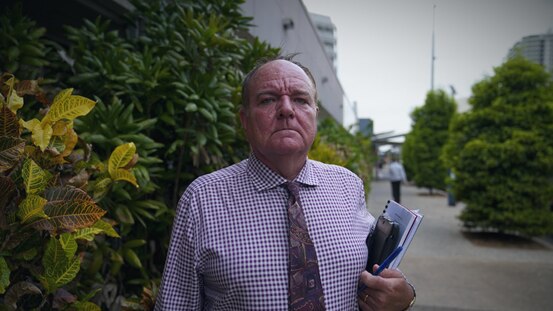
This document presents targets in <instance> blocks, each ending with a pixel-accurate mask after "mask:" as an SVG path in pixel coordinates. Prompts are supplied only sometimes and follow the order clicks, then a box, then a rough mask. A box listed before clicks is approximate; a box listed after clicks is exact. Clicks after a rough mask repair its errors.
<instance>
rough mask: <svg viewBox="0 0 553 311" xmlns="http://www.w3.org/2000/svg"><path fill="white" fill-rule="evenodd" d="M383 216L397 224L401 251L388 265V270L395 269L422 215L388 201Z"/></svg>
mask: <svg viewBox="0 0 553 311" xmlns="http://www.w3.org/2000/svg"><path fill="white" fill-rule="evenodd" d="M384 214H385V215H386V216H387V217H388V218H390V219H391V220H393V221H395V222H397V223H398V224H399V237H400V238H399V242H398V246H402V247H403V250H402V251H401V253H400V254H399V255H398V256H397V257H396V259H395V260H394V261H392V263H391V264H390V268H397V266H399V263H400V262H401V259H402V258H403V255H404V254H405V252H406V251H407V248H408V247H409V244H411V241H412V240H413V236H415V233H416V232H417V229H418V228H419V225H420V223H421V221H422V217H423V216H422V215H421V214H420V213H419V211H418V210H410V209H408V208H407V207H405V206H403V205H401V204H399V203H397V202H396V201H393V200H389V201H388V204H386V208H385V209H384Z"/></svg>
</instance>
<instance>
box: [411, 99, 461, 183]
mask: <svg viewBox="0 0 553 311" xmlns="http://www.w3.org/2000/svg"><path fill="white" fill-rule="evenodd" d="M456 109H457V105H456V104H455V101H454V100H453V98H452V97H450V96H448V95H447V94H446V93H445V92H444V91H443V90H438V91H430V92H428V94H427V96H426V100H425V103H424V106H422V107H418V108H416V109H415V110H414V111H413V112H412V113H411V119H412V120H413V125H412V130H411V132H410V133H409V134H407V137H406V138H405V142H406V144H405V145H404V148H403V149H404V151H403V161H404V162H405V163H406V166H407V167H408V171H409V172H411V173H412V176H411V177H410V179H412V180H413V181H414V182H415V183H416V184H417V186H419V187H424V188H428V190H429V191H430V193H432V191H433V189H445V180H446V177H447V167H446V166H445V165H444V163H443V161H442V160H441V158H440V154H441V152H442V148H443V146H444V145H445V143H446V141H447V136H448V128H449V123H450V120H451V118H452V117H453V115H454V114H455V111H456Z"/></svg>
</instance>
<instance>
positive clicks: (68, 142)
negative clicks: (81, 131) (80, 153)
mask: <svg viewBox="0 0 553 311" xmlns="http://www.w3.org/2000/svg"><path fill="white" fill-rule="evenodd" d="M78 141H79V136H78V135H77V133H76V132H75V130H73V129H72V128H69V129H67V133H65V135H64V136H63V142H64V143H65V149H64V150H63V152H62V153H61V156H62V157H64V158H65V157H66V156H68V155H70V154H71V152H72V151H73V149H74V148H75V146H76V145H77V142H78Z"/></svg>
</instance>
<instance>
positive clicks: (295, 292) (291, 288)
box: [284, 182, 325, 310]
mask: <svg viewBox="0 0 553 311" xmlns="http://www.w3.org/2000/svg"><path fill="white" fill-rule="evenodd" d="M284 188H286V189H287V190H288V193H289V195H290V196H289V197H288V224H289V226H290V234H289V247H290V249H289V254H288V257H289V278H288V298H289V303H290V310H325V304H324V295H323V288H322V285H321V278H320V275H319V263H318V261H317V254H316V253H315V246H314V245H313V241H311V238H310V237H309V232H308V231H307V225H306V223H305V217H304V214H303V209H302V208H301V205H300V202H299V185H298V184H297V183H295V182H286V183H284Z"/></svg>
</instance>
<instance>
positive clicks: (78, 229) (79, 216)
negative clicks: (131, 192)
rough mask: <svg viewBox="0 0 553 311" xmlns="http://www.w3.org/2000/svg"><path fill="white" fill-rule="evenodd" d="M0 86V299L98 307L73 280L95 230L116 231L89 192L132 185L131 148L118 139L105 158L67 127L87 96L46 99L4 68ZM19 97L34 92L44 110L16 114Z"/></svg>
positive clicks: (90, 104)
mask: <svg viewBox="0 0 553 311" xmlns="http://www.w3.org/2000/svg"><path fill="white" fill-rule="evenodd" d="M0 89H1V93H0V159H1V160H0V188H1V189H3V191H2V192H1V193H0V215H2V217H1V218H0V241H2V243H1V244H0V275H1V278H0V305H4V306H5V307H6V308H7V309H8V310H15V309H24V310H28V309H65V308H67V306H68V305H73V306H75V307H88V308H90V309H95V308H96V309H98V307H97V306H96V305H95V304H93V303H92V302H89V301H88V300H89V299H90V298H91V297H92V295H93V294H94V292H93V291H92V292H86V293H80V294H81V295H78V293H77V289H76V287H77V283H76V282H75V280H78V279H80V277H81V276H82V275H83V273H82V271H81V262H82V261H83V258H84V257H86V256H87V254H89V252H90V250H91V249H93V248H94V247H95V240H94V239H95V238H96V236H97V235H98V234H106V235H108V236H110V237H115V238H118V237H119V235H118V233H117V232H116V231H115V230H114V229H113V228H112V225H111V221H110V220H109V219H107V218H103V219H102V216H104V215H105V213H106V211H105V210H103V209H101V208H100V207H99V206H98V205H97V204H96V201H95V200H94V199H93V198H92V197H91V196H90V195H89V193H92V192H96V191H98V189H99V188H103V189H104V190H103V191H109V189H110V188H111V187H113V186H114V184H116V183H118V181H126V182H128V183H131V184H133V185H136V181H135V177H134V175H133V174H132V173H131V172H130V171H129V169H130V168H131V167H132V165H133V163H134V162H133V158H134V157H135V153H134V151H135V146H134V145H133V144H132V143H131V144H122V145H120V146H118V147H117V148H115V150H114V151H113V152H112V154H111V155H110V157H109V160H108V161H106V162H100V161H99V160H94V159H93V157H91V150H90V149H91V146H89V145H86V144H83V143H82V141H80V140H79V137H78V135H77V133H76V132H75V130H74V129H73V120H74V119H75V118H77V117H80V116H83V115H86V114H88V113H89V112H90V110H92V109H93V108H94V106H95V102H94V101H92V100H90V99H87V98H85V97H82V96H77V95H71V93H72V91H73V90H72V89H66V90H62V91H61V92H59V93H58V94H57V95H56V97H55V98H54V99H53V101H52V102H50V101H49V100H48V98H47V95H46V94H45V93H44V92H43V91H42V90H41V89H40V87H39V86H38V82H37V81H30V80H25V81H17V80H16V79H15V77H14V76H13V75H11V74H4V75H2V76H1V77H0ZM24 95H27V96H35V97H36V98H38V99H39V101H40V102H41V103H42V104H43V106H44V108H46V109H44V111H46V112H45V113H42V114H39V113H37V114H36V115H37V118H33V119H30V120H24V119H22V118H20V117H19V116H18V110H19V109H20V108H22V107H23V105H24V98H23V96H24ZM38 110H39V109H36V108H35V111H37V112H38ZM38 118H40V120H39V119H38ZM22 128H23V129H25V130H24V131H21V129H22ZM136 186H137V185H136Z"/></svg>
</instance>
